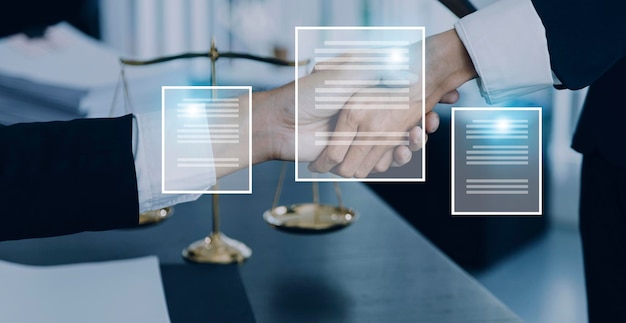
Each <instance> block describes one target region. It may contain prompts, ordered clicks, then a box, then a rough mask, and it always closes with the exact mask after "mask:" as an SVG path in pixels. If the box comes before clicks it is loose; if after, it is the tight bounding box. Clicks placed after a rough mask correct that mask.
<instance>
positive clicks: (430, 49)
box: [309, 30, 476, 177]
mask: <svg viewBox="0 0 626 323" xmlns="http://www.w3.org/2000/svg"><path fill="white" fill-rule="evenodd" d="M411 48H412V49H411V50H410V53H411V54H412V55H415V56H416V57H417V59H414V60H411V65H410V66H411V72H412V73H414V74H415V75H420V74H421V73H420V71H421V70H420V69H421V64H420V61H421V60H420V59H419V57H420V55H419V53H421V51H420V50H418V49H417V48H419V46H415V45H414V46H411ZM455 60H456V61H455ZM468 63H469V65H468ZM425 65H426V71H427V78H426V80H421V81H420V82H425V88H426V93H425V97H424V98H421V89H420V86H421V83H417V84H414V85H413V86H411V90H410V91H412V92H413V93H420V95H419V96H418V95H415V94H413V95H411V96H410V101H409V103H410V108H409V109H405V110H382V109H365V110H342V111H341V112H340V114H339V118H338V120H337V126H336V128H335V130H334V131H335V133H336V134H337V135H334V136H333V137H332V138H333V139H335V140H342V141H352V143H353V145H351V146H350V145H333V146H329V147H327V148H326V149H325V150H324V151H323V152H322V153H321V154H320V156H319V157H318V158H317V159H316V160H315V161H314V162H312V163H311V164H310V165H309V169H310V170H312V171H316V172H321V173H324V172H328V171H332V172H333V173H336V174H338V175H341V176H344V177H353V176H354V177H366V176H367V175H369V174H370V173H371V172H381V171H385V170H387V168H388V166H389V165H394V163H393V162H390V160H391V158H393V159H395V160H396V161H400V164H403V163H405V162H408V160H410V155H411V151H416V150H417V148H421V146H422V145H423V144H425V142H426V140H427V137H424V138H421V131H418V130H416V129H419V128H414V127H415V126H419V122H420V121H422V120H420V119H421V115H422V113H421V107H422V100H424V105H425V108H426V112H427V116H428V115H429V114H430V113H431V110H432V109H433V108H434V106H435V104H436V103H437V102H442V103H454V102H456V101H457V100H458V92H457V91H456V88H457V87H458V86H460V85H461V84H463V83H464V82H466V81H467V80H469V79H471V78H473V77H475V74H476V72H475V71H474V68H473V66H472V64H471V60H470V59H469V56H468V55H467V52H466V51H465V48H464V47H463V45H462V43H461V42H460V40H459V39H458V36H457V35H456V32H455V31H453V30H451V31H449V32H446V33H443V34H439V35H436V36H433V37H430V38H429V39H427V41H426V62H425ZM360 95H363V94H362V93H357V94H355V95H354V96H353V98H354V99H356V100H358V97H359V96H360ZM348 103H349V101H348ZM435 120H436V121H435ZM423 122H424V123H425V126H426V130H427V131H426V132H427V133H431V132H433V131H434V130H436V128H437V126H438V118H434V117H430V118H428V117H427V118H426V120H423ZM434 122H436V123H437V126H431V125H429V124H431V123H434ZM405 132H409V134H411V136H409V138H410V139H411V146H415V145H414V142H419V143H420V146H419V147H410V148H416V149H407V148H409V147H406V146H397V145H395V144H394V142H393V141H394V140H395V141H396V143H397V142H398V140H401V139H402V137H386V139H388V140H389V142H390V144H389V145H362V144H361V143H358V144H357V142H355V140H370V141H373V140H376V139H378V140H380V139H381V138H380V137H377V136H369V135H368V134H375V135H380V134H385V136H389V135H393V134H398V135H400V134H404V133H405ZM345 134H351V135H352V136H350V137H346V135H345ZM374 143H375V142H374ZM395 164H396V165H397V164H398V163H395Z"/></svg>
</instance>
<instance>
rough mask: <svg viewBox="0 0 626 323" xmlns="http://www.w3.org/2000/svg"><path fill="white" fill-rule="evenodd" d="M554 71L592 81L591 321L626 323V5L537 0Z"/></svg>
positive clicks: (585, 209) (565, 78)
mask: <svg viewBox="0 0 626 323" xmlns="http://www.w3.org/2000/svg"><path fill="white" fill-rule="evenodd" d="M533 4H534V6H535V9H536V10H537V13H538V14H539V16H540V18H541V20H542V22H543V24H544V27H545V29H546V36H547V40H548V49H549V52H550V59H551V65H552V69H553V71H554V72H555V74H556V75H557V77H558V78H559V79H560V80H561V81H562V82H563V84H564V85H565V86H566V87H568V88H571V89H578V88H581V87H584V86H587V85H590V88H589V92H588V95H587V98H586V101H585V105H584V108H583V112H582V115H581V117H580V120H579V123H578V127H577V130H576V133H575V135H574V140H573V145H572V146H573V148H575V149H576V150H577V151H579V152H581V153H582V154H583V156H584V157H583V169H582V181H581V196H580V233H581V238H582V244H583V253H584V264H585V277H586V285H587V299H588V312H589V318H590V321H591V322H626V312H624V310H623V306H624V305H626V296H624V295H625V293H626V276H625V275H626V149H624V148H626V144H625V142H624V139H626V135H625V134H624V129H625V127H624V120H626V104H625V103H624V100H623V95H622V93H623V91H624V85H626V79H625V77H626V58H625V56H626V24H625V23H624V18H625V17H626V2H624V1H612V0H600V1H593V2H592V1H580V0H579V1H565V0H562V1H548V0H533Z"/></svg>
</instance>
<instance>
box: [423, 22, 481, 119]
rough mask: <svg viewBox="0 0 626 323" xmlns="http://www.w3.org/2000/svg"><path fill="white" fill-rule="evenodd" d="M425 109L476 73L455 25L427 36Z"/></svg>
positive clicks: (430, 107) (474, 76) (429, 108)
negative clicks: (453, 27)
mask: <svg viewBox="0 0 626 323" xmlns="http://www.w3.org/2000/svg"><path fill="white" fill-rule="evenodd" d="M425 46H426V58H425V59H426V93H425V99H426V110H427V111H430V110H431V109H432V108H433V107H434V106H435V104H437V103H438V102H439V101H440V100H441V98H442V97H443V96H444V95H445V94H446V93H449V92H450V91H453V90H456V89H457V88H459V87H460V86H461V85H463V84H464V83H465V82H467V81H469V80H471V79H474V78H476V77H477V74H476V69H475V68H474V65H473V63H472V60H471V59H470V56H469V54H468V53H467V50H466V49H465V46H464V45H463V43H462V42H461V40H460V39H459V36H458V35H457V33H456V31H455V30H454V29H452V30H448V31H446V32H443V33H441V34H437V35H434V36H431V37H428V38H427V39H426V45H425Z"/></svg>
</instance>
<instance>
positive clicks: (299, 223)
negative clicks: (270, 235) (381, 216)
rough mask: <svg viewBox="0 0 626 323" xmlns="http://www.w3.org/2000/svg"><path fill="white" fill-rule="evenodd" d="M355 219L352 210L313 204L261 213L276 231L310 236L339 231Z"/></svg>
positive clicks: (280, 207) (282, 207)
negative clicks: (308, 234)
mask: <svg viewBox="0 0 626 323" xmlns="http://www.w3.org/2000/svg"><path fill="white" fill-rule="evenodd" d="M357 218H358V214H357V213H356V211H354V210H353V209H350V208H345V207H340V206H335V205H325V204H315V203H302V204H293V205H291V206H278V207H275V208H273V209H271V210H267V211H265V213H263V219H264V220H265V222H267V223H268V224H269V225H271V226H272V227H274V228H276V229H277V230H280V231H285V232H292V233H310V234H316V233H326V232H332V231H337V230H341V229H343V228H345V227H347V226H349V225H350V224H352V223H353V222H354V221H356V220H357Z"/></svg>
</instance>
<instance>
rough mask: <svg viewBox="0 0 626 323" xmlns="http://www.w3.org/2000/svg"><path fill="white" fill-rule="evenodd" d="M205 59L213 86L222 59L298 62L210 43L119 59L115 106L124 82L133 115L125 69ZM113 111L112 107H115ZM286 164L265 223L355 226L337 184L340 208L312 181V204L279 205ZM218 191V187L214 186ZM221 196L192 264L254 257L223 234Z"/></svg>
mask: <svg viewBox="0 0 626 323" xmlns="http://www.w3.org/2000/svg"><path fill="white" fill-rule="evenodd" d="M198 57H206V58H209V59H210V60H211V84H210V85H212V86H214V85H216V84H217V76H216V70H215V62H216V61H217V60H218V59H219V58H220V57H224V58H233V59H249V60H253V61H258V62H263V63H268V64H272V65H277V66H296V62H292V61H286V60H282V59H279V58H274V57H260V56H255V55H250V54H244V53H220V52H219V51H218V50H217V47H216V46H215V41H212V42H211V48H210V50H209V52H203V53H184V54H179V55H174V56H166V57H159V58H155V59H151V60H145V61H138V60H132V59H124V58H121V59H120V66H121V69H120V78H119V82H118V86H117V87H116V90H115V94H114V97H113V104H115V102H116V100H117V92H118V88H119V84H120V83H121V85H122V88H123V91H124V104H125V106H126V107H128V108H127V109H126V112H127V113H130V112H132V105H131V101H130V96H129V90H128V84H127V81H126V76H125V73H124V67H125V66H127V65H128V66H145V65H152V64H158V63H164V62H168V61H173V60H178V59H189V58H198ZM308 63H309V61H308V60H306V61H302V62H298V65H300V66H302V65H307V64H308ZM213 97H216V89H213ZM112 110H113V108H112ZM286 166H287V162H283V165H282V168H281V173H280V176H279V181H278V184H277V186H276V193H275V196H274V201H273V204H272V208H271V209H269V210H267V211H265V213H264V214H263V218H264V220H265V221H266V222H267V223H268V224H269V225H271V226H272V227H274V228H276V229H278V230H281V231H286V232H294V233H323V232H330V231H336V230H340V229H342V228H345V227H347V226H348V225H350V224H352V223H353V222H354V221H355V220H356V219H357V214H356V212H355V211H354V210H352V209H350V208H346V207H344V206H343V202H342V199H341V190H340V189H339V186H338V185H337V183H334V189H335V193H336V195H337V200H338V203H339V205H337V206H335V205H326V204H320V202H319V185H318V183H317V182H313V184H312V186H313V202H312V203H300V204H293V205H289V206H279V205H278V203H279V199H280V195H281V192H282V186H283V183H284V181H285V173H286ZM214 189H215V190H217V184H216V185H215V186H214ZM219 211H220V210H219V195H218V194H213V205H212V218H213V230H212V232H211V233H210V234H209V235H208V236H207V237H205V238H204V239H201V240H198V241H196V242H193V243H192V244H190V245H189V246H188V247H187V248H186V249H185V250H183V253H182V254H183V257H184V258H185V259H187V260H189V261H192V262H198V263H219V264H229V263H233V262H243V261H244V260H245V259H247V258H249V257H250V256H251V255H252V251H251V250H250V248H248V247H247V246H246V245H245V244H243V243H242V242H240V241H237V240H234V239H231V238H229V237H227V236H226V235H224V234H223V233H222V232H221V231H220V212H219ZM173 213H174V208H173V207H165V208H162V209H159V210H153V211H148V212H144V213H141V214H140V215H139V224H140V225H142V226H145V225H152V224H156V223H160V222H162V221H164V220H166V219H167V218H169V217H170V216H171V215H172V214H173Z"/></svg>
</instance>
